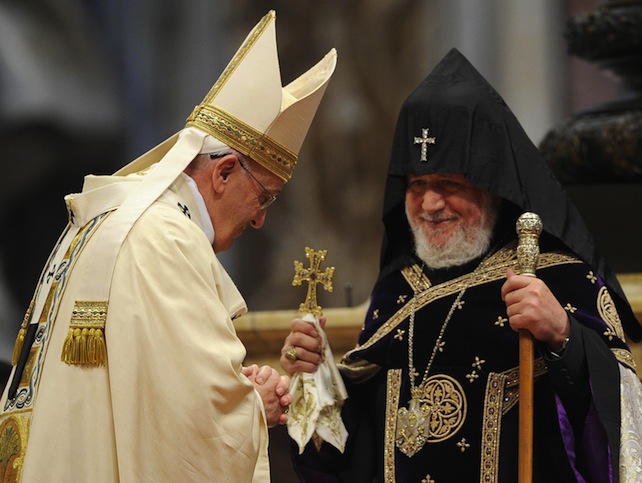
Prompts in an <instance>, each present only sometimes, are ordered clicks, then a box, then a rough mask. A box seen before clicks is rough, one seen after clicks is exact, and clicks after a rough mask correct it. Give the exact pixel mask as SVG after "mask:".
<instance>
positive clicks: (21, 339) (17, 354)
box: [11, 327, 27, 366]
mask: <svg viewBox="0 0 642 483" xmlns="http://www.w3.org/2000/svg"><path fill="white" fill-rule="evenodd" d="M26 335H27V329H25V328H24V327H20V331H19V332H18V338H17V339H16V345H14V346H13V357H12V358H11V365H12V366H15V365H17V364H18V358H19V357H20V352H22V345H23V344H24V343H25V336H26Z"/></svg>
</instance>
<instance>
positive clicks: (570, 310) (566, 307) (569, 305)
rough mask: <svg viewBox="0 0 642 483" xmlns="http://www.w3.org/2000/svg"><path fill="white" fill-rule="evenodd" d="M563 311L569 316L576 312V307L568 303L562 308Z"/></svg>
mask: <svg viewBox="0 0 642 483" xmlns="http://www.w3.org/2000/svg"><path fill="white" fill-rule="evenodd" d="M564 310H566V311H567V312H569V313H571V314H574V313H575V312H576V311H577V307H574V306H572V305H571V304H570V303H568V304H566V305H565V306H564Z"/></svg>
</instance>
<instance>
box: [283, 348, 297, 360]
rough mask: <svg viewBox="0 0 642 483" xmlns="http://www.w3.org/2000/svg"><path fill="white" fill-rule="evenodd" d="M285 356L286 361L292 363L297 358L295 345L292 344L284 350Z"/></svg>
mask: <svg viewBox="0 0 642 483" xmlns="http://www.w3.org/2000/svg"><path fill="white" fill-rule="evenodd" d="M285 358H286V359H287V360H288V361H290V362H292V363H295V362H296V360H297V359H298V357H297V355H296V347H294V346H292V347H290V348H289V349H288V350H287V351H285Z"/></svg>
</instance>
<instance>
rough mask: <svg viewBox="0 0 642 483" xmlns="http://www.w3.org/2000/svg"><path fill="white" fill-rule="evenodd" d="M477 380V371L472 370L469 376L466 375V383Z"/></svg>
mask: <svg viewBox="0 0 642 483" xmlns="http://www.w3.org/2000/svg"><path fill="white" fill-rule="evenodd" d="M477 378H479V374H477V371H476V370H475V369H473V371H472V372H471V373H470V374H466V379H468V382H470V383H473V382H475V380H476V379H477Z"/></svg>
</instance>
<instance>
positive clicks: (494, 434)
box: [479, 357, 547, 483]
mask: <svg viewBox="0 0 642 483" xmlns="http://www.w3.org/2000/svg"><path fill="white" fill-rule="evenodd" d="M546 372H547V369H546V364H545V363H544V360H543V359H542V358H541V357H540V358H538V359H536V360H535V364H534V370H533V373H534V379H535V380H537V379H538V378H540V377H541V376H543V375H544V374H546ZM518 399H519V366H517V367H513V368H511V369H509V370H507V371H504V372H501V373H496V372H491V373H490V374H489V375H488V381H487V382H486V393H485V396H484V412H483V414H484V420H483V422H482V438H481V444H482V448H481V467H480V475H481V476H480V480H479V481H483V482H484V483H497V481H498V477H499V475H498V472H497V470H498V467H499V466H498V465H499V440H500V436H501V421H502V416H503V415H505V414H506V413H507V412H508V411H509V410H510V409H511V408H513V407H514V406H515V404H517V401H518Z"/></svg>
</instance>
